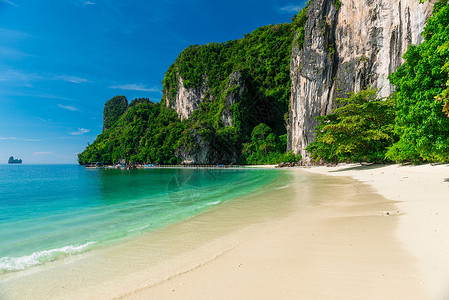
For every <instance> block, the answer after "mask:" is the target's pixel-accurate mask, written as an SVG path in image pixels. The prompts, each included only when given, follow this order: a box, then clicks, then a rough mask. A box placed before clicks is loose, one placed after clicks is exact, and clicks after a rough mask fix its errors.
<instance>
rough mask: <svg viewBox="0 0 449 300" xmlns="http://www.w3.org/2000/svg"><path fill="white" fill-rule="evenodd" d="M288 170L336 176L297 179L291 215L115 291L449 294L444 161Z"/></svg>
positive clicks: (253, 295) (132, 295)
mask: <svg viewBox="0 0 449 300" xmlns="http://www.w3.org/2000/svg"><path fill="white" fill-rule="evenodd" d="M288 172H296V174H297V176H298V178H302V177H300V175H301V172H313V173H321V174H326V175H333V176H343V178H335V177H329V176H321V177H313V178H311V181H310V182H307V184H302V183H303V182H302V183H298V184H297V185H296V187H295V190H296V196H295V197H296V201H297V202H296V203H297V209H296V210H295V212H294V213H292V214H291V215H290V216H288V217H285V218H280V219H277V220H272V221H270V222H266V223H264V224H261V225H259V226H258V228H257V230H252V231H250V234H249V233H248V231H247V232H246V233H244V231H243V232H237V233H236V234H235V236H234V239H235V240H238V241H239V243H238V245H236V246H235V247H233V248H231V249H228V250H227V251H226V252H223V253H222V254H221V255H219V256H217V257H215V258H214V259H212V260H210V261H208V262H206V263H203V264H201V265H198V266H196V267H194V268H191V269H189V270H186V271H184V272H179V273H178V274H177V275H175V276H172V277H170V278H167V279H166V280H163V281H161V282H158V283H156V284H148V285H147V286H145V287H142V286H141V287H140V288H138V289H134V290H132V289H131V290H130V291H128V292H127V293H125V294H124V295H122V296H121V297H118V298H120V299H445V296H447V295H449V294H448V293H447V290H446V286H448V285H449V280H448V279H449V277H448V274H449V272H448V267H449V251H448V250H449V248H448V245H449V226H448V224H449V201H447V200H449V199H448V197H449V193H448V189H449V183H448V182H447V180H449V179H448V177H449V168H448V167H447V166H446V165H442V166H436V167H432V166H421V167H399V166H397V165H395V166H381V167H378V166H371V167H360V166H356V165H346V166H340V167H335V168H327V167H316V168H310V169H305V170H304V169H297V170H291V171H288ZM314 176H317V175H314ZM346 176H350V177H353V178H355V179H357V180H359V182H355V181H354V180H351V179H348V178H344V177H346ZM361 182H365V184H363V183H361ZM366 183H369V184H370V185H371V186H372V187H374V188H375V189H373V188H372V187H371V186H369V185H367V184H366ZM376 192H378V193H380V194H381V195H379V194H377V193H376ZM198 255H201V254H200V253H198Z"/></svg>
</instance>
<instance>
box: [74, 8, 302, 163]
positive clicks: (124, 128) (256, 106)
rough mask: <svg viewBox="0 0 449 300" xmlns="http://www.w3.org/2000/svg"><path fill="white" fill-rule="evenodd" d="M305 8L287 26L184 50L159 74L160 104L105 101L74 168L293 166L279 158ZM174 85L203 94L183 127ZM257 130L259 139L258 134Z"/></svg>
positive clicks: (284, 157) (283, 147)
mask: <svg viewBox="0 0 449 300" xmlns="http://www.w3.org/2000/svg"><path fill="white" fill-rule="evenodd" d="M306 9H307V8H304V9H303V10H302V11H301V12H300V13H299V14H298V16H295V17H294V18H293V19H292V23H291V24H278V25H269V26H264V27H261V28H258V29H256V30H255V31H253V32H251V33H249V34H246V35H245V37H244V38H242V39H240V40H234V41H229V42H225V43H211V44H207V45H203V46H198V45H194V46H190V47H188V48H187V49H185V50H184V51H182V53H181V54H180V55H179V57H178V58H177V59H176V61H175V62H174V64H173V65H172V66H170V68H169V69H168V70H167V72H166V74H165V77H164V80H163V98H162V100H161V102H160V103H155V104H154V103H149V102H148V103H147V102H146V101H140V100H134V101H133V102H131V104H130V106H129V107H128V108H127V110H126V108H125V110H123V107H124V106H123V105H122V102H121V101H120V100H121V99H122V98H120V97H114V98H113V99H111V100H109V101H108V102H107V104H106V106H105V125H104V127H105V131H104V132H103V133H102V134H101V135H99V136H98V137H97V139H96V140H95V142H94V143H93V144H91V145H89V146H88V147H87V148H86V149H85V150H84V151H83V152H82V153H81V154H79V156H78V160H79V162H80V163H81V164H85V163H89V162H95V161H101V162H103V163H107V164H110V163H115V162H118V161H122V160H124V161H127V162H150V163H170V164H171V163H179V162H181V161H192V162H195V163H243V164H247V163H248V164H268V163H279V162H282V161H295V160H299V159H300V157H299V156H295V155H293V154H292V153H286V120H285V117H286V115H287V113H288V105H289V98H290V88H291V81H290V58H291V49H292V43H293V42H294V40H295V36H297V39H296V41H295V42H297V43H301V39H302V40H303V39H304V37H303V34H302V35H301V32H302V33H303V32H304V30H302V31H301V29H302V27H303V26H304V24H305V18H306V13H305V12H306ZM297 33H298V34H297ZM181 79H182V83H181ZM181 84H183V86H184V88H185V89H187V90H189V91H201V95H202V97H201V99H199V103H198V107H197V109H195V110H194V111H193V113H192V114H191V115H190V116H189V118H188V119H185V120H183V121H180V119H179V118H178V116H177V114H176V112H175V111H174V110H173V108H174V106H175V102H176V96H177V94H178V93H179V87H180V85H181ZM125 99H126V98H125ZM125 111H126V112H125ZM262 128H263V131H264V132H265V131H266V132H267V133H268V134H267V135H266V136H265V135H258V133H257V132H258V130H259V129H262ZM106 129H107V130H106Z"/></svg>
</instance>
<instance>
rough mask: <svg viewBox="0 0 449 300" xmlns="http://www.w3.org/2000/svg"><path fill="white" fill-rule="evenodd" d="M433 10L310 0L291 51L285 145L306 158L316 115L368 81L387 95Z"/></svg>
mask: <svg viewBox="0 0 449 300" xmlns="http://www.w3.org/2000/svg"><path fill="white" fill-rule="evenodd" d="M431 11H432V4H431V3H429V2H425V3H424V4H420V3H419V1H418V0H364V1H361V0H341V3H340V2H338V4H336V2H335V1H332V0H312V1H311V3H310V6H309V9H308V12H307V17H308V19H307V22H306V25H305V28H304V29H305V39H304V46H303V48H302V49H299V47H298V45H297V43H294V45H293V51H292V59H291V66H290V72H291V79H292V92H291V99H290V111H289V124H288V150H293V151H294V152H295V153H298V154H301V155H302V156H303V159H304V160H305V161H308V160H309V157H308V155H307V153H306V151H305V150H304V149H305V147H306V146H307V145H308V144H309V143H311V142H312V141H313V140H314V136H315V135H314V133H313V132H312V130H313V128H314V127H315V126H317V125H318V123H317V121H316V120H315V117H317V116H319V115H324V114H328V113H330V112H331V111H332V108H334V99H335V98H338V97H344V96H345V95H346V93H347V92H351V91H352V92H357V91H359V90H361V89H364V88H366V87H368V86H371V87H376V88H378V90H379V94H380V95H381V96H388V95H389V94H390V93H391V92H392V91H393V87H392V86H391V85H390V83H389V81H388V75H390V74H391V73H393V72H394V71H396V69H397V68H398V67H399V66H400V65H401V64H402V62H403V59H402V56H403V54H404V53H405V51H406V50H407V48H408V46H409V45H410V44H419V43H420V42H422V37H421V32H422V30H423V28H424V25H425V21H426V20H427V18H428V17H429V16H430V14H431Z"/></svg>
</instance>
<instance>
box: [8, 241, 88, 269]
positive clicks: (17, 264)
mask: <svg viewBox="0 0 449 300" xmlns="http://www.w3.org/2000/svg"><path fill="white" fill-rule="evenodd" d="M92 244H95V242H87V243H85V244H80V245H69V246H65V247H62V248H56V249H50V250H44V251H39V252H34V253H32V254H30V255H26V256H20V257H9V256H5V257H2V258H0V273H6V272H11V271H19V270H24V269H26V268H29V267H32V266H36V265H40V264H43V263H46V262H50V261H54V260H56V259H58V258H62V257H65V256H69V255H71V254H76V253H80V252H83V251H84V250H86V249H87V248H88V247H89V246H90V245H92Z"/></svg>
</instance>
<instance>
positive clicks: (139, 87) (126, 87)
mask: <svg viewBox="0 0 449 300" xmlns="http://www.w3.org/2000/svg"><path fill="white" fill-rule="evenodd" d="M109 88H111V89H117V90H126V91H141V92H160V89H158V88H154V87H153V88H149V87H146V86H145V85H143V84H141V83H137V84H123V85H115V86H111V87H109Z"/></svg>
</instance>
